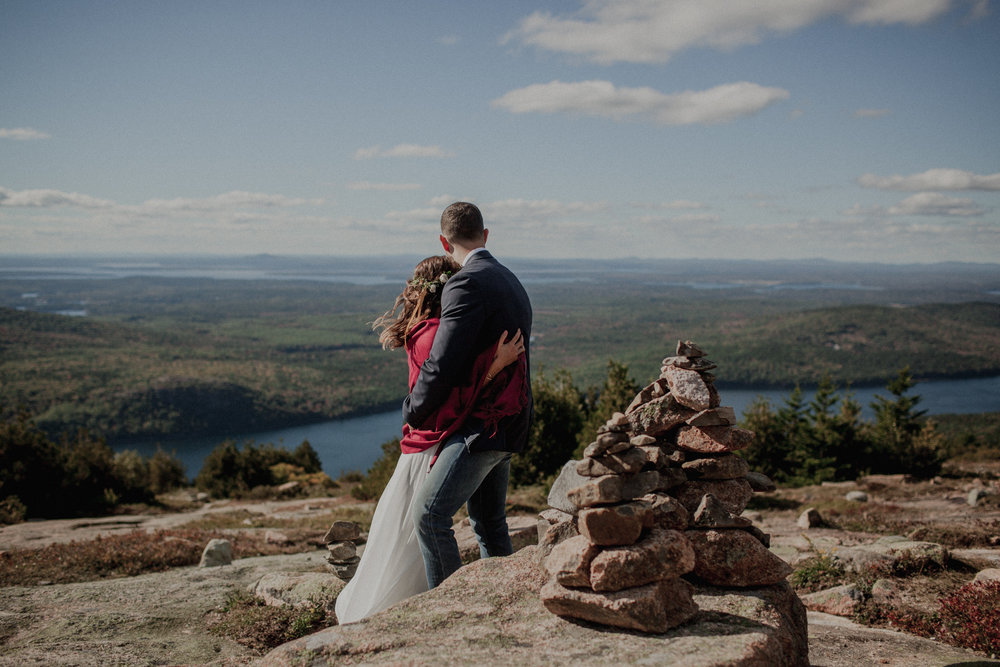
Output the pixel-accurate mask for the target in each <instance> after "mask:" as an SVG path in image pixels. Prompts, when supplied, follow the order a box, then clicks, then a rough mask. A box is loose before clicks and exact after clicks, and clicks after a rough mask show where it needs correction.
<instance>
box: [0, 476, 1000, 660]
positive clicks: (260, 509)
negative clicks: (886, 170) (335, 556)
mask: <svg viewBox="0 0 1000 667" xmlns="http://www.w3.org/2000/svg"><path fill="white" fill-rule="evenodd" d="M975 484H981V482H976V481H975V480H971V481H970V480H965V481H958V480H943V481H939V482H938V483H936V484H935V483H930V482H922V483H919V484H909V483H906V482H905V481H904V480H902V479H901V478H900V479H889V480H882V483H874V484H873V483H869V484H853V483H851V484H838V485H827V486H815V487H806V488H803V489H795V490H779V491H778V492H777V493H775V494H769V497H768V498H766V499H765V502H763V503H762V504H759V505H760V506H759V509H756V510H753V511H755V512H758V513H759V514H757V515H755V516H753V518H754V522H755V523H756V524H757V525H758V526H759V527H761V528H762V529H763V530H764V531H765V532H767V533H770V534H771V536H772V548H773V549H774V550H775V552H776V553H779V554H780V555H782V557H784V558H786V560H789V561H791V562H794V561H798V560H801V559H804V558H808V557H809V556H810V555H815V553H816V550H817V549H822V548H830V547H831V546H832V545H843V546H851V545H855V544H863V543H868V542H873V541H874V540H875V539H877V537H878V535H877V534H873V533H869V532H863V531H860V530H845V529H842V528H838V527H833V526H831V525H827V526H826V527H820V528H811V529H807V530H804V529H802V528H800V527H798V526H797V525H796V520H797V518H798V515H799V514H800V512H801V508H802V507H803V506H804V505H807V504H808V505H814V506H817V507H818V508H820V511H821V512H825V513H826V515H828V516H830V517H835V520H844V517H847V518H853V517H855V516H856V515H863V514H864V512H860V513H859V512H857V509H858V508H857V507H855V504H852V503H846V502H845V501H844V500H843V497H844V495H845V493H846V492H847V491H850V490H865V491H866V492H867V493H868V494H869V501H868V505H867V506H866V507H865V510H864V511H869V509H870V510H871V512H875V510H880V511H881V514H879V516H880V517H883V518H884V516H889V517H890V518H892V519H893V520H894V521H896V522H897V525H899V526H903V527H909V528H913V527H914V525H917V524H919V525H918V526H917V527H918V528H919V527H920V526H924V527H925V528H926V527H927V526H930V527H931V528H932V529H933V527H934V526H941V527H948V528H950V529H952V530H954V527H955V526H963V527H968V529H969V530H972V531H980V532H981V531H986V533H989V532H990V531H991V530H994V526H996V528H995V532H996V534H998V535H1000V508H998V507H997V506H996V504H992V505H991V504H986V505H985V506H979V507H971V506H969V505H968V504H967V503H966V497H967V495H968V490H969V489H970V488H972V486H973V485H975ZM352 502H353V501H351V500H349V499H347V498H343V497H342V498H324V499H309V500H293V501H280V502H279V501H268V502H247V503H241V502H234V501H226V502H220V503H209V504H205V505H203V506H201V507H199V508H198V509H196V510H193V511H189V512H183V513H164V514H141V515H134V516H117V517H106V518H100V519H75V520H59V521H40V522H28V523H24V524H18V525H14V526H5V527H3V528H0V551H4V550H9V549H15V548H19V549H20V548H38V547H41V546H43V545H45V544H48V543H51V542H69V541H73V540H77V541H80V540H89V539H93V538H94V537H96V536H97V535H107V534H112V533H118V532H123V531H132V530H156V529H161V528H175V527H179V526H182V525H184V524H186V523H189V522H191V521H192V520H194V519H198V518H203V517H205V516H210V515H212V514H213V513H227V512H234V511H237V510H240V511H246V512H250V513H253V514H255V515H256V514H259V515H262V516H268V517H272V518H274V517H277V518H286V517H287V518H289V519H297V518H301V517H303V516H308V515H310V514H315V513H324V512H328V511H330V509H332V508H335V507H337V506H343V505H344V504H345V503H352ZM886 508H888V509H886ZM914 522H917V524H914ZM931 532H933V530H932V531H931ZM986 533H984V534H983V535H981V536H980V538H981V539H985V540H988V539H989V537H990V536H989V535H988V534H986ZM977 539H979V538H977ZM987 548H988V549H990V550H991V551H992V550H995V551H996V552H997V553H998V554H1000V545H996V546H988V547H987ZM323 561H324V554H323V553H322V552H318V551H313V552H311V553H304V554H296V555H291V556H268V557H257V558H245V559H240V560H237V561H234V563H233V565H232V566H228V567H223V568H196V567H190V568H178V569H175V570H171V571H168V572H164V573H157V574H147V575H142V576H139V577H131V578H127V579H108V580H101V581H95V582H87V583H77V584H60V585H48V586H31V587H9V588H2V589H0V646H2V649H0V665H53V664H65V665H70V664H72V665H143V664H146V665H154V664H217V665H239V664H249V663H250V662H252V660H253V658H254V655H253V653H252V652H251V651H250V650H249V649H247V648H245V647H243V646H241V645H239V644H237V643H236V642H234V641H232V640H230V639H228V638H225V637H218V636H216V635H212V634H210V633H208V631H207V627H206V622H205V618H206V615H207V614H208V613H209V612H210V611H211V610H213V609H216V608H218V607H219V606H220V605H221V604H222V603H223V601H224V600H225V598H226V597H227V595H228V594H229V593H230V592H231V591H233V590H236V589H239V588H246V586H248V585H250V584H251V583H253V582H254V581H256V580H258V579H259V578H260V577H261V576H263V574H265V573H267V572H272V571H282V572H289V571H322V570H323V568H324V567H325V565H324V562H323ZM947 576H949V577H950V579H949V580H948V581H944V580H941V579H940V578H939V579H938V580H935V579H934V578H930V579H928V580H927V581H926V582H924V583H923V584H920V585H918V586H916V587H915V589H914V590H912V591H910V592H909V594H910V598H911V601H912V602H913V604H914V605H915V606H917V607H921V606H926V607H928V608H930V607H933V605H934V604H935V603H936V600H937V598H939V597H940V595H941V589H942V586H944V587H947V586H957V585H961V583H962V582H964V581H966V580H971V578H972V577H973V576H974V572H973V571H971V570H965V571H961V572H948V573H947ZM935 581H936V583H935ZM809 647H810V662H811V663H812V664H813V665H816V666H817V667H840V666H843V667H859V666H861V665H892V666H896V667H910V666H913V667H917V666H918V665H919V666H920V667H924V666H927V665H932V666H933V665H940V666H943V665H974V664H984V665H985V664H1000V661H992V660H987V659H986V657H985V656H983V655H982V654H976V653H973V652H971V651H966V650H963V649H959V648H956V647H953V646H949V645H946V644H942V643H938V642H934V641H932V640H929V639H923V638H920V637H916V636H913V635H909V634H905V633H902V632H896V631H893V630H889V629H884V628H868V627H864V626H861V625H858V624H856V623H853V622H851V621H850V620H848V619H844V618H840V617H837V616H831V615H829V614H823V613H819V612H809Z"/></svg>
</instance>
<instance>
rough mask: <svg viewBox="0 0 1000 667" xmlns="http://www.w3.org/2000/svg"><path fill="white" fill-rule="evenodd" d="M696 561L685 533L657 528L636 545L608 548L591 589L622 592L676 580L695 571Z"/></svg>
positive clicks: (597, 562) (596, 562)
mask: <svg viewBox="0 0 1000 667" xmlns="http://www.w3.org/2000/svg"><path fill="white" fill-rule="evenodd" d="M694 559H695V555H694V549H692V548H691V543H690V542H688V540H687V538H685V537H684V534H683V533H681V532H679V531H676V530H664V529H662V528H654V529H653V530H652V531H650V533H649V535H647V536H646V537H644V538H643V539H642V540H640V541H639V542H637V543H635V544H632V545H628V546H620V547H612V548H608V549H604V550H603V551H601V552H600V553H599V554H597V555H596V556H594V559H593V560H592V561H591V562H590V586H591V588H593V589H594V590H595V591H597V592H606V591H620V590H622V589H625V588H634V587H636V586H642V585H644V584H648V583H650V582H653V581H659V580H660V579H672V578H676V577H679V576H681V575H682V574H687V573H688V572H690V571H691V570H692V569H694ZM560 583H562V582H560ZM564 585H565V584H564Z"/></svg>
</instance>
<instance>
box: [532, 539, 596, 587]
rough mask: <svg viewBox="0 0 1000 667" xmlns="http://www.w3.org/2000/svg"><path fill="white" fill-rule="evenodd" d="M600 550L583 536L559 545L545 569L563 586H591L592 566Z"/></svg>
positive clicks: (549, 557) (546, 562)
mask: <svg viewBox="0 0 1000 667" xmlns="http://www.w3.org/2000/svg"><path fill="white" fill-rule="evenodd" d="M600 551H601V550H600V548H599V547H598V546H597V545H595V544H591V542H590V541H589V540H588V539H587V538H586V537H584V536H583V535H578V536H576V537H572V538H570V539H568V540H566V541H565V542H562V543H560V544H557V545H556V546H555V548H554V549H552V553H550V554H549V556H548V558H546V559H545V569H546V570H547V571H548V573H549V574H550V575H552V577H553V578H554V579H555V580H556V581H558V582H559V583H560V584H561V585H563V586H587V587H589V586H590V564H591V561H592V560H593V558H594V556H596V555H597V554H599V553H600Z"/></svg>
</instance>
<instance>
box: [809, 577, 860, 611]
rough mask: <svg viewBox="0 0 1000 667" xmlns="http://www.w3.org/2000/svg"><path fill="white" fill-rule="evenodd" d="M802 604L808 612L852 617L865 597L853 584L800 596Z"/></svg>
mask: <svg viewBox="0 0 1000 667" xmlns="http://www.w3.org/2000/svg"><path fill="white" fill-rule="evenodd" d="M800 597H801V598H802V604H804V605H805V606H806V609H809V610H810V611H821V612H823V613H825V614H833V615H835V616H852V615H854V612H856V611H857V610H858V607H860V606H861V603H862V602H863V601H864V599H865V596H864V594H863V593H862V592H861V590H860V589H859V588H858V587H857V585H855V584H844V585H842V586H834V587H833V588H827V589H826V590H822V591H816V592H815V593H809V594H807V595H802V596H800Z"/></svg>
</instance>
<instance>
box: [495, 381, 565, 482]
mask: <svg viewBox="0 0 1000 667" xmlns="http://www.w3.org/2000/svg"><path fill="white" fill-rule="evenodd" d="M531 393H532V395H533V397H534V400H535V418H534V420H533V422H532V424H531V432H530V434H529V436H528V445H527V447H526V448H525V450H524V451H523V452H521V453H519V454H515V455H514V457H513V458H512V459H511V464H510V481H511V483H512V484H514V485H515V486H521V485H527V484H538V483H542V482H544V481H545V480H547V479H548V478H549V477H550V476H552V475H553V474H555V473H556V472H558V471H559V469H560V468H562V466H563V464H565V463H566V461H568V460H570V459H571V458H573V450H574V449H576V439H577V435H578V434H579V432H580V428H581V427H582V426H583V412H582V409H581V396H580V391H579V390H578V389H577V388H576V387H575V386H574V385H573V378H572V376H571V375H570V374H569V372H567V371H565V370H560V371H557V372H556V374H555V377H553V379H552V380H549V379H548V378H547V377H545V375H544V374H543V373H541V372H539V373H538V374H536V375H535V377H534V378H533V379H532V382H531Z"/></svg>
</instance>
